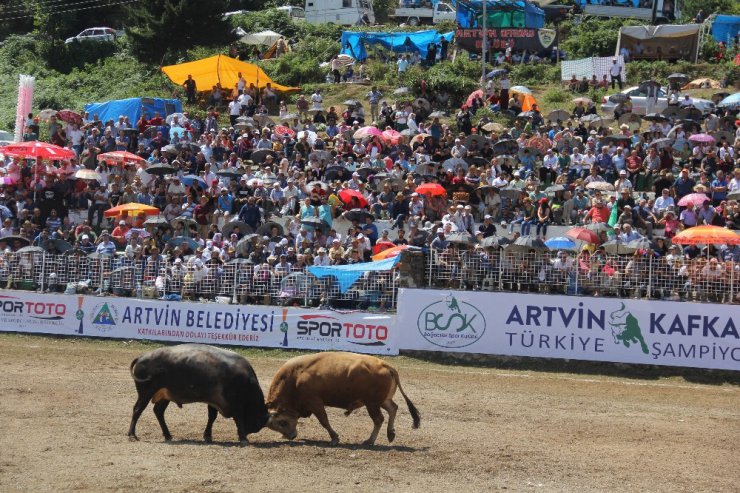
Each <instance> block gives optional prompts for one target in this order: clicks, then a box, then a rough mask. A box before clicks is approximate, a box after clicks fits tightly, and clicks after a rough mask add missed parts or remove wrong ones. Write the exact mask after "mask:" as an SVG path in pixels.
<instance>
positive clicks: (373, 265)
mask: <svg viewBox="0 0 740 493" xmlns="http://www.w3.org/2000/svg"><path fill="white" fill-rule="evenodd" d="M399 260H401V256H400V255H398V256H396V257H391V258H388V259H385V260H380V261H378V262H364V263H361V264H348V265H335V266H332V267H319V266H316V265H312V266H310V267H309V268H308V272H310V273H311V274H313V275H314V276H316V277H318V278H322V277H326V276H334V277H336V278H337V282H338V283H339V291H340V292H341V293H342V294H344V293H346V292H347V290H348V289H349V288H350V287H351V286H352V285H353V284H354V283H355V281H357V280H358V279H359V278H360V277H361V276H362V275H363V274H364V273H365V272H373V271H374V272H377V271H384V270H390V269H392V268H393V267H395V265H396V264H397V263H398V261H399Z"/></svg>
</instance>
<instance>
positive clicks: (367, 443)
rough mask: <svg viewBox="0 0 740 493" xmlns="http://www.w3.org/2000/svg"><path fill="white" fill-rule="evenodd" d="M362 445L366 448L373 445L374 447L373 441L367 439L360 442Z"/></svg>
mask: <svg viewBox="0 0 740 493" xmlns="http://www.w3.org/2000/svg"><path fill="white" fill-rule="evenodd" d="M362 444H363V445H364V446H366V447H372V446H373V445H375V440H372V439H370V438H368V439H367V440H365V441H364V442H362Z"/></svg>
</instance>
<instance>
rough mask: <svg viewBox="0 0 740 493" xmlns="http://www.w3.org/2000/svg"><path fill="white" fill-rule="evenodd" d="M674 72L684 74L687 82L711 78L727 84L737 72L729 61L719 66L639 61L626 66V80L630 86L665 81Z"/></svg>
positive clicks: (685, 62)
mask: <svg viewBox="0 0 740 493" xmlns="http://www.w3.org/2000/svg"><path fill="white" fill-rule="evenodd" d="M674 72H678V73H682V74H686V75H687V76H688V78H689V80H693V79H698V78H701V77H711V78H712V79H717V80H721V79H722V78H725V77H726V78H727V79H728V83H729V81H730V80H735V79H732V77H733V73H736V72H737V69H735V68H734V66H733V64H732V62H730V61H726V62H723V63H720V64H709V63H691V62H688V61H682V62H678V63H668V62H666V61H645V60H639V61H634V62H630V63H629V64H627V79H628V82H629V83H630V84H637V83H639V82H641V81H643V80H647V79H656V80H658V81H665V80H666V79H665V78H666V77H667V76H668V75H670V74H672V73H674Z"/></svg>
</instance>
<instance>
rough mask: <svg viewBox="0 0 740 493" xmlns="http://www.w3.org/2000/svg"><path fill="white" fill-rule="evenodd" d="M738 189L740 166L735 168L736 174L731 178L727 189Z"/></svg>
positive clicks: (739, 186) (733, 190)
mask: <svg viewBox="0 0 740 493" xmlns="http://www.w3.org/2000/svg"><path fill="white" fill-rule="evenodd" d="M738 190H740V168H735V176H734V177H733V178H732V180H730V185H729V186H728V187H727V191H729V192H736V191H738Z"/></svg>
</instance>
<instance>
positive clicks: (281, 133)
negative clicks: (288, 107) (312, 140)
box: [272, 125, 295, 138]
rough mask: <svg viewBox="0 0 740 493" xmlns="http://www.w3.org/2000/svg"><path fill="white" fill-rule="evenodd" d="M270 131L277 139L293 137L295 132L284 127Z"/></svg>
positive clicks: (280, 126) (279, 126)
mask: <svg viewBox="0 0 740 493" xmlns="http://www.w3.org/2000/svg"><path fill="white" fill-rule="evenodd" d="M272 131H273V133H274V134H275V135H277V136H278V137H291V138H293V137H295V130H293V129H292V128H290V127H286V126H285V125H278V126H276V127H275V128H274V129H273V130H272Z"/></svg>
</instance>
